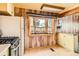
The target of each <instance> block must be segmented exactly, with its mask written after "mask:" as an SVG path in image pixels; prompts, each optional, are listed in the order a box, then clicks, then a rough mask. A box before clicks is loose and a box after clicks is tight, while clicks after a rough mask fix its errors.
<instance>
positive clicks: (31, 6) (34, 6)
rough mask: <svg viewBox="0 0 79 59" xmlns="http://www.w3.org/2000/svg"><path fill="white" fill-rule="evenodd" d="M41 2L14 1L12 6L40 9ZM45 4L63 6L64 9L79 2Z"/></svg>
mask: <svg viewBox="0 0 79 59" xmlns="http://www.w3.org/2000/svg"><path fill="white" fill-rule="evenodd" d="M42 4H43V3H14V6H15V7H19V8H25V9H33V10H40V7H41V6H42ZM46 4H50V5H56V6H62V7H65V8H66V9H67V8H69V7H73V6H74V5H79V3H46Z"/></svg>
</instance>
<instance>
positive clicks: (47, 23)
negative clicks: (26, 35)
mask: <svg viewBox="0 0 79 59" xmlns="http://www.w3.org/2000/svg"><path fill="white" fill-rule="evenodd" d="M30 30H31V33H33V34H48V33H52V18H46V17H32V16H31V17H30Z"/></svg>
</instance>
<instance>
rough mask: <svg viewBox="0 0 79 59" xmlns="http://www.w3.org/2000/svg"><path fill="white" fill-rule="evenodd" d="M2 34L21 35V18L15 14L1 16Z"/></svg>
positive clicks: (0, 26)
mask: <svg viewBox="0 0 79 59" xmlns="http://www.w3.org/2000/svg"><path fill="white" fill-rule="evenodd" d="M0 28H1V30H2V33H3V35H2V36H20V18H19V17H13V16H0Z"/></svg>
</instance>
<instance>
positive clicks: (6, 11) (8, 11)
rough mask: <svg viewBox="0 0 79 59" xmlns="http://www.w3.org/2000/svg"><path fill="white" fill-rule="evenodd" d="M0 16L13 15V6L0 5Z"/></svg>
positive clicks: (7, 4) (8, 4)
mask: <svg viewBox="0 0 79 59" xmlns="http://www.w3.org/2000/svg"><path fill="white" fill-rule="evenodd" d="M0 15H14V6H13V4H10V3H0Z"/></svg>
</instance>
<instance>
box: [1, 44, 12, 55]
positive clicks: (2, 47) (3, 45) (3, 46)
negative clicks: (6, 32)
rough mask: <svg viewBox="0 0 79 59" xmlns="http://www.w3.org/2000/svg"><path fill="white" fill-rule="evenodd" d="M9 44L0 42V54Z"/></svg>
mask: <svg viewBox="0 0 79 59" xmlns="http://www.w3.org/2000/svg"><path fill="white" fill-rule="evenodd" d="M10 46H11V45H10V44H0V54H1V53H2V52H4V51H5V50H6V49H8V48H9V47H10Z"/></svg>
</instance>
